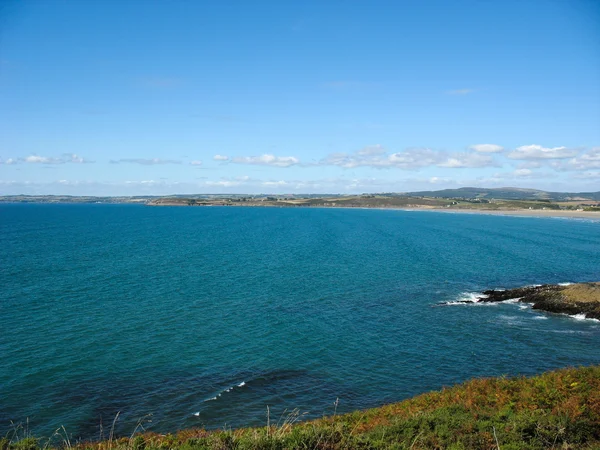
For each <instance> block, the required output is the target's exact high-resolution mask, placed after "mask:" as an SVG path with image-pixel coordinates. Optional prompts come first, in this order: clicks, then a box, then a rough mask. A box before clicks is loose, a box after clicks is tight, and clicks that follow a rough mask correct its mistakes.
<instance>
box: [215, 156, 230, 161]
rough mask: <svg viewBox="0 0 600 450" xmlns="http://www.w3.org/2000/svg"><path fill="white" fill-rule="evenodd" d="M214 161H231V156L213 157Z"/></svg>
mask: <svg viewBox="0 0 600 450" xmlns="http://www.w3.org/2000/svg"><path fill="white" fill-rule="evenodd" d="M213 159H214V160H215V161H229V156H224V155H215V156H213Z"/></svg>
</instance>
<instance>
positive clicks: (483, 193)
mask: <svg viewBox="0 0 600 450" xmlns="http://www.w3.org/2000/svg"><path fill="white" fill-rule="evenodd" d="M404 195H409V196H417V197H441V198H487V199H491V198H493V199H507V200H555V201H569V200H594V201H597V200H600V192H549V191H541V190H539V189H525V188H514V187H503V188H477V187H463V188H457V189H442V190H439V191H418V192H406V193H405V194H404Z"/></svg>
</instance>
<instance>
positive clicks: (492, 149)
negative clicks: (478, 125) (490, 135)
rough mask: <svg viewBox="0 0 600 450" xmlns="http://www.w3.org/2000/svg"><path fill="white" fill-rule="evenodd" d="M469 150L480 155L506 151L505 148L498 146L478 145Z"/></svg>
mask: <svg viewBox="0 0 600 450" xmlns="http://www.w3.org/2000/svg"><path fill="white" fill-rule="evenodd" d="M469 149H470V150H474V151H476V152H479V153H499V152H501V151H502V150H504V147H502V146H501V145H496V144H476V145H471V146H470V147H469Z"/></svg>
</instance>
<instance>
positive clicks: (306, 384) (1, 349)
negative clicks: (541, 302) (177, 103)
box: [0, 204, 600, 441]
mask: <svg viewBox="0 0 600 450" xmlns="http://www.w3.org/2000/svg"><path fill="white" fill-rule="evenodd" d="M597 280H600V221H590V220H579V219H555V218H534V217H510V216H489V215H481V214H452V213H442V212H424V211H421V212H418V211H401V210H369V209H337V208H260V207H149V206H143V205H126V204H117V205H109V204H2V205H0V361H1V364H0V436H8V437H11V436H24V435H33V436H37V437H40V438H50V437H51V436H52V435H53V434H55V433H57V432H60V433H62V434H61V435H63V434H67V435H68V436H69V438H70V439H71V440H73V441H74V440H95V439H101V438H107V437H109V435H110V434H111V433H114V435H116V436H129V435H131V434H132V433H133V432H135V431H142V430H150V431H154V432H157V433H166V432H174V431H176V430H179V429H183V428H192V427H203V428H206V429H217V428H220V429H231V428H236V427H243V426H264V425H266V424H267V422H269V423H271V424H276V423H278V422H280V423H281V422H283V421H285V420H286V418H288V417H290V414H296V415H297V416H298V417H300V418H302V419H310V418H317V417H322V416H327V415H332V414H341V413H345V412H349V411H354V410H357V409H364V408H370V407H375V406H379V405H383V404H386V403H390V402H397V401H400V400H403V399H406V398H409V397H411V396H414V395H417V394H420V393H423V392H427V391H431V390H437V389H441V388H443V387H445V386H451V385H454V384H456V383H460V382H463V381H465V380H468V379H470V378H473V377H491V376H520V375H533V374H539V373H541V372H544V371H547V370H552V369H557V368H562V367H567V366H586V365H592V364H600V322H598V321H595V320H590V319H584V318H582V317H581V316H578V317H569V316H566V315H556V314H550V313H544V312H540V311H536V310H533V309H532V308H531V307H530V306H528V305H524V304H518V303H514V302H505V303H501V304H484V303H482V302H478V301H477V299H478V293H480V292H481V291H482V290H485V289H493V288H496V289H506V288H513V287H519V286H524V285H533V284H544V283H569V282H585V281H597ZM461 300H471V302H470V303H462V302H461Z"/></svg>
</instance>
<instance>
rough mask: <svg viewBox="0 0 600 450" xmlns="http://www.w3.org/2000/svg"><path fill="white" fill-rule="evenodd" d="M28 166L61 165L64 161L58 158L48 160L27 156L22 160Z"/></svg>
mask: <svg viewBox="0 0 600 450" xmlns="http://www.w3.org/2000/svg"><path fill="white" fill-rule="evenodd" d="M23 161H25V162H26V163H29V164H63V163H64V162H65V161H64V160H62V159H60V158H49V157H46V156H38V155H29V156H27V157H25V158H24V159H23Z"/></svg>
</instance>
